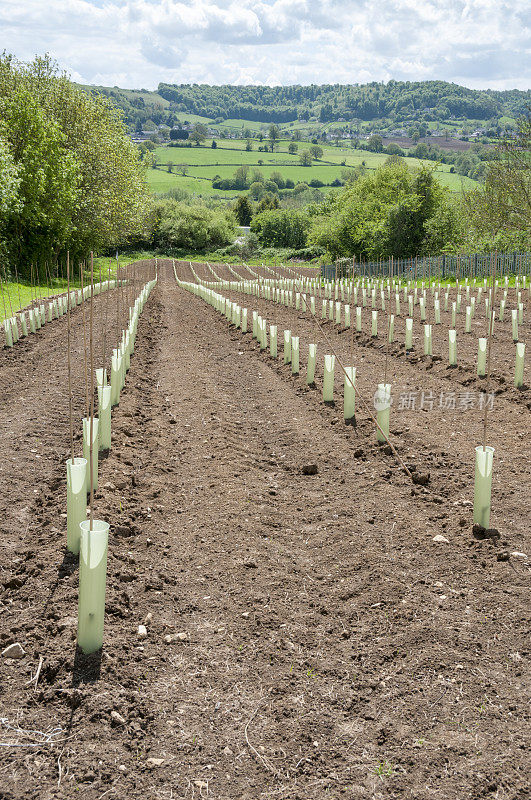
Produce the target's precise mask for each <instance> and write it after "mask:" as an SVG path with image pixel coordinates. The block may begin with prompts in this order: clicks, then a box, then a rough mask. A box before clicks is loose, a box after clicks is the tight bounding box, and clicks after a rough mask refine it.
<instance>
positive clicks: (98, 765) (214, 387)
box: [0, 262, 531, 800]
mask: <svg viewBox="0 0 531 800" xmlns="http://www.w3.org/2000/svg"><path fill="white" fill-rule="evenodd" d="M194 268H195V269H196V271H197V273H198V274H199V276H200V277H202V278H205V279H209V278H210V279H211V278H212V276H211V275H209V274H208V268H207V267H203V266H201V265H194ZM177 269H178V273H179V275H180V276H181V277H182V278H185V279H187V280H192V273H191V271H190V267H189V266H188V265H187V264H178V265H177ZM215 269H216V271H218V270H219V273H218V274H220V275H221V269H222V268H220V267H218V265H215ZM253 269H254V268H253ZM237 271H238V274H242V275H243V274H248V273H246V271H245V268H237ZM222 277H224V278H229V273H228V271H227V272H225V273H224V274H223V275H222ZM236 296H238V298H239V300H240V301H242V303H243V304H244V305H247V307H248V308H249V309H253V308H254V309H255V310H258V311H259V312H260V313H263V314H264V315H265V316H266V317H267V319H268V322H271V323H276V324H278V325H279V329H283V328H284V327H285V328H289V329H291V330H292V331H293V332H294V333H295V332H296V333H297V334H298V335H299V336H300V338H301V366H302V367H303V369H304V368H305V365H306V353H307V345H308V343H309V342H311V341H313V342H317V345H318V365H321V364H322V361H323V358H322V357H323V355H324V353H325V352H327V347H328V345H327V343H326V342H325V341H324V340H323V338H322V336H321V334H320V333H319V331H318V330H316V328H315V324H314V322H313V321H312V320H311V319H310V318H309V316H308V315H304V314H301V313H299V312H297V311H295V310H294V309H291V308H284V307H279V306H273V305H272V304H270V303H266V302H265V301H262V300H257V299H256V298H255V297H249V296H247V295H245V296H243V295H233V297H234V298H236ZM98 302H102V301H101V298H98V300H97V301H96V303H95V306H96V307H97V305H98ZM103 321H104V322H105V316H104V318H103ZM416 324H417V323H416ZM446 328H447V326H445V329H446ZM107 329H108V333H107V335H108V337H109V338H110V337H113V336H114V337H116V330H117V326H116V320H113V322H112V325H111V321H110V319H108V321H107ZM325 330H326V335H327V337H329V339H330V340H331V341H332V342H333V345H334V348H337V352H338V354H340V355H341V357H342V358H344V359H345V362H348V361H350V363H353V364H354V365H356V366H357V368H358V393H359V397H358V398H357V403H358V405H357V411H358V413H357V417H356V425H355V426H352V425H348V426H347V425H345V424H344V422H343V415H342V405H341V396H342V394H341V386H342V381H341V380H340V376H339V373H338V371H337V372H336V398H337V399H336V406H335V407H328V406H324V405H323V403H322V402H321V374H322V373H321V372H320V369H318V372H317V374H316V385H315V387H308V386H306V383H305V374H304V373H302V374H301V375H300V376H292V375H291V371H290V368H289V367H288V366H283V365H282V363H281V359H279V360H278V361H277V362H273V361H272V360H271V359H270V357H269V356H268V355H267V354H265V353H260V351H259V348H258V345H257V343H256V342H255V341H253V340H252V339H251V335H250V334H247V335H244V334H242V333H241V332H240V331H238V330H236V329H235V328H234V327H233V326H232V325H230V324H229V323H228V322H227V321H226V320H225V319H224V318H221V317H220V315H219V314H217V312H215V311H214V310H213V309H212V308H211V307H210V306H207V305H206V304H205V303H203V302H202V301H201V300H200V299H199V298H196V297H194V296H193V295H191V294H190V293H188V292H186V291H184V290H182V289H179V288H178V287H177V285H176V283H175V280H174V278H173V272H172V268H171V262H167V263H165V264H161V266H160V277H159V283H158V285H157V287H156V289H155V290H154V291H153V293H152V295H151V298H150V300H149V301H148V303H147V305H146V307H145V309H144V313H143V315H142V317H141V320H140V322H139V326H138V338H137V344H136V348H135V354H134V356H133V358H132V360H131V370H130V373H129V375H128V378H127V382H126V386H125V389H124V391H123V392H122V398H121V401H120V405H119V407H118V408H117V409H115V411H114V412H113V431H112V436H113V444H112V448H111V451H110V453H109V455H108V456H107V457H106V458H103V459H102V460H101V463H100V489H99V491H98V494H97V497H96V499H95V507H94V511H95V514H96V516H97V517H99V518H103V519H106V520H108V521H109V522H110V523H111V534H110V545H109V561H108V586H107V606H106V629H105V642H104V647H103V650H102V651H101V653H98V654H96V655H94V656H90V657H86V656H83V655H82V654H80V653H79V652H78V651H77V650H76V614H77V580H78V573H77V561H76V559H74V558H73V557H71V556H69V555H68V554H67V552H66V550H65V539H66V530H65V528H66V519H65V506H66V487H65V467H64V462H65V460H66V458H67V457H68V456H69V433H68V427H69V426H68V396H67V391H66V388H65V387H66V351H65V341H66V318H62V319H60V320H57V321H56V322H54V323H53V324H52V325H47V326H45V328H44V329H43V330H42V331H41V332H40V333H39V334H37V335H36V336H33V337H30V338H29V339H28V340H27V341H25V342H21V343H20V344H19V345H17V347H15V348H13V349H12V350H7V349H4V350H3V351H0V389H1V392H0V430H1V432H2V435H1V439H0V482H1V483H0V487H1V490H0V531H1V534H2V535H1V538H0V587H1V595H0V604H1V605H0V608H1V615H0V644H1V646H2V648H3V647H6V646H7V645H9V644H10V643H12V642H15V641H18V642H20V644H21V645H22V646H23V648H24V650H25V651H26V655H25V656H24V658H22V659H20V660H8V659H5V658H0V697H1V706H0V717H1V720H0V744H1V745H2V746H1V748H0V758H1V759H2V771H1V777H0V798H3V799H5V800H8V799H9V800H19V799H22V798H28V799H29V798H35V797H38V798H40V799H41V798H42V800H52V798H53V799H54V800H55V799H57V800H59V798H61V799H65V800H66V799H67V798H68V800H70V798H75V797H77V796H81V795H82V796H83V797H84V798H86V799H87V800H100V798H103V797H108V798H113V797H116V798H127V800H139V799H140V798H142V800H144V799H149V800H151V799H152V798H153V799H154V798H168V800H169V798H196V799H197V798H200V797H203V798H207V797H209V798H214V799H215V800H229V799H232V798H242V799H245V800H258V799H259V798H267V800H270V798H271V799H273V798H274V799H277V798H279V799H280V800H310V799H313V798H319V799H321V798H343V797H345V798H355V799H356V800H357V799H358V798H360V799H361V798H375V799H376V800H380V799H382V800H383V799H384V798H385V799H386V800H387V799H388V798H406V797H407V798H418V800H427V799H428V798H430V799H431V798H433V799H434V800H479V799H480V798H481V799H483V798H486V799H488V800H490V799H491V798H492V800H494V799H495V798H496V800H524V798H527V797H529V775H528V769H527V768H526V766H525V765H526V763H527V760H526V748H528V747H529V705H528V701H529V681H528V677H529V656H530V650H529V638H528V637H529V602H528V600H529V576H530V570H529V559H527V558H522V557H521V556H520V555H513V553H524V554H527V555H529V554H530V553H531V547H530V542H529V499H530V492H529V476H530V472H531V468H530V463H531V462H530V455H531V453H530V450H531V437H530V436H529V433H530V422H529V421H530V417H529V402H530V397H529V389H524V390H523V391H517V390H515V389H514V388H513V387H511V381H510V380H506V381H505V382H503V381H501V380H500V377H501V378H503V377H504V375H505V374H506V373H507V372H508V369H509V365H510V361H511V358H510V356H511V351H510V348H511V346H512V347H513V348H514V345H513V344H512V340H511V341H506V339H507V337H506V336H505V334H504V333H503V332H502V331H501V330H500V331H499V334H498V339H497V340H496V348H495V351H494V352H493V358H494V364H495V376H494V378H493V380H492V387H493V388H494V390H495V391H497V392H498V393H497V394H496V397H495V400H494V405H493V409H492V411H491V412H490V413H489V416H488V422H489V427H488V439H489V443H490V444H492V445H494V447H495V448H496V454H495V469H494V483H493V510H492V518H491V525H492V528H493V530H491V531H488V532H486V533H485V532H481V531H476V532H475V533H474V531H473V528H472V503H471V500H472V494H473V472H474V446H475V445H476V444H478V443H479V442H480V441H481V436H482V415H481V414H480V413H479V410H478V408H468V409H461V408H456V409H448V408H445V409H438V408H437V407H435V408H432V409H428V410H426V409H425V408H423V409H420V408H419V407H418V406H417V407H416V408H415V409H411V408H409V409H403V410H398V399H397V401H396V404H395V406H394V407H393V409H392V422H391V431H392V440H393V442H394V444H395V445H396V447H397V449H398V452H399V453H400V454H401V457H402V458H403V459H404V460H405V462H406V463H407V465H408V466H409V467H410V469H412V470H416V472H417V474H418V473H421V474H424V475H427V474H428V473H429V476H430V478H429V482H428V484H427V485H426V486H418V485H415V484H412V483H411V481H410V480H409V478H408V477H407V475H406V474H405V473H404V472H403V471H402V470H400V469H399V467H398V465H397V462H396V461H395V459H394V458H393V456H392V454H390V453H388V452H387V449H386V448H381V447H379V446H377V444H376V443H375V436H374V426H373V424H372V422H371V421H370V419H369V417H368V414H367V413H366V412H365V411H364V409H363V406H362V405H361V397H363V398H366V399H367V402H369V401H370V399H371V397H372V393H373V392H374V388H375V386H376V383H378V382H380V381H381V380H383V375H384V374H385V377H386V378H387V380H389V381H391V382H392V383H393V387H394V388H395V391H396V392H398V394H400V392H404V393H405V392H412V391H418V392H423V391H424V392H428V391H431V392H433V395H434V397H436V398H437V401H438V399H439V395H440V393H441V391H443V390H444V391H445V392H455V393H456V394H459V393H460V392H462V391H465V390H466V391H468V390H470V391H474V392H478V393H479V392H480V390H482V389H484V388H485V387H484V384H483V383H481V382H479V381H478V380H477V379H476V378H474V374H473V365H474V360H473V352H472V351H473V348H472V345H470V346H468V345H466V346H465V344H464V343H463V349H462V355H463V365H462V369H461V370H448V369H447V368H446V360H445V358H443V359H442V360H441V361H437V360H436V359H435V360H434V359H429V358H424V357H420V358H418V356H417V355H416V354H415V353H413V354H412V355H409V356H406V355H405V354H404V352H403V351H402V350H400V348H399V347H398V346H397V347H392V348H389V351H388V352H387V348H386V346H385V345H384V344H383V340H377V341H374V340H372V339H371V338H370V336H369V335H368V332H367V328H365V332H364V333H363V334H360V335H358V336H352V334H351V332H350V331H345V330H343V329H342V328H341V327H338V326H335V325H332V324H330V323H327V325H326V326H325ZM524 333H528V331H524ZM100 336H101V331H100V332H99V333H98V337H100ZM319 337H321V338H319ZM441 337H442V333H441ZM504 337H505V338H504ZM279 338H280V337H279ZM397 338H399V337H398V335H397ZM460 338H461V339H463V338H464V334H463V336H461V337H460ZM509 339H510V337H509ZM97 341H98V342H100V339H99V338H98V340H97ZM440 344H441V349H442V347H443V344H442V338H441V343H440ZM99 346H101V342H100V344H97V347H99ZM438 347H439V340H438V333H437V334H436V337H435V340H434V353H436V352H437V348H438ZM467 347H469V350H470V352H469V350H468V349H467ZM82 348H83V326H82V320H81V312H80V310H79V309H78V310H77V311H76V312H75V313H74V315H73V320H72V353H73V362H74V369H73V379H74V387H75V390H76V403H75V430H76V448H77V453H78V454H79V450H80V437H79V434H78V431H79V430H80V428H81V423H80V420H81V416H82V414H83V406H84V390H83V357H82V352H83V349H82ZM513 352H514V351H513ZM445 353H446V351H445ZM528 374H529V373H528ZM463 381H471V383H470V382H469V383H466V384H464V383H463ZM464 387H465V388H464ZM471 387H472V388H471ZM498 390H499V391H498ZM435 406H436V403H435ZM310 465H316V466H317V473H316V474H305V472H308V470H307V469H305V468H306V467H308V466H310ZM310 471H314V470H310ZM438 534H441V535H443V536H444V537H446V538H447V539H448V543H436V542H434V541H433V537H434V536H436V535H438ZM139 624H145V625H146V628H147V631H148V635H147V638H145V639H139V638H138V636H137V629H138V625H139ZM41 658H42V667H41V671H40V674H39V677H38V681H36V680H35V674H36V671H37V668H38V664H39V661H40V659H41ZM32 678H33V680H32ZM8 725H9V726H11V727H17V728H18V729H19V732H18V734H17V733H15V732H14V731H13V730H10V729H9V728H8ZM21 731H26V732H27V731H40V732H42V733H47V734H48V743H46V744H42V743H39V744H38V746H35V747H32V746H29V745H30V744H35V743H36V739H37V738H38V737H37V736H36V735H35V734H33V735H30V734H28V733H23V732H21ZM41 738H42V737H41ZM5 745H10V746H5ZM14 745H22V746H14Z"/></svg>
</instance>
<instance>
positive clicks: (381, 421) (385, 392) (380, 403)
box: [374, 383, 391, 442]
mask: <svg viewBox="0 0 531 800" xmlns="http://www.w3.org/2000/svg"><path fill="white" fill-rule="evenodd" d="M374 405H375V407H376V421H377V423H378V425H379V426H380V428H381V430H382V431H383V433H384V434H385V436H387V438H389V415H390V412H391V384H390V383H385V384H384V383H379V384H378V391H377V392H376V397H375V403H374ZM385 436H383V434H382V432H380V430H379V429H378V428H376V440H377V441H378V442H385V441H386V439H385Z"/></svg>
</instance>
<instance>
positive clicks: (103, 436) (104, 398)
mask: <svg viewBox="0 0 531 800" xmlns="http://www.w3.org/2000/svg"><path fill="white" fill-rule="evenodd" d="M98 420H99V424H100V431H99V448H100V450H109V449H110V447H111V387H110V386H98Z"/></svg>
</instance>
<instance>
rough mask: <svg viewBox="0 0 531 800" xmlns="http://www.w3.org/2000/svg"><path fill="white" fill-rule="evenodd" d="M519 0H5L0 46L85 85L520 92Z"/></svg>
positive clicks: (524, 72) (525, 27) (524, 14)
mask: <svg viewBox="0 0 531 800" xmlns="http://www.w3.org/2000/svg"><path fill="white" fill-rule="evenodd" d="M529 25H530V14H529V5H528V2H527V0H512V2H506V1H504V0H502V1H501V2H500V1H499V0H425V2H423V3H419V2H418V0H372V2H370V0H47V2H46V3H43V2H42V0H24V2H23V3H21V2H20V0H2V3H1V4H0V49H4V48H5V49H6V50H7V51H8V52H12V53H14V55H16V56H17V57H18V58H20V59H22V60H29V59H31V58H32V57H33V56H34V55H35V53H44V52H50V53H51V54H52V56H54V57H55V58H56V59H57V60H58V61H59V63H60V65H61V66H62V67H64V68H65V69H67V70H68V71H70V72H71V74H72V76H73V77H74V78H75V79H77V80H80V81H83V82H86V83H103V84H107V85H115V84H116V85H122V86H125V87H143V88H155V87H156V85H157V84H158V83H159V82H160V81H165V82H176V83H189V82H191V83H193V82H204V83H231V82H238V83H253V82H254V83H266V82H267V83H283V84H289V83H361V82H366V81H369V80H388V79H390V78H395V79H397V80H411V81H414V80H425V79H442V80H449V81H454V82H456V83H463V84H465V85H467V86H471V87H485V88H489V87H490V88H512V87H515V88H529V86H530V85H531V81H530V77H531V76H530V67H529V64H530V63H531V59H530V58H529V55H530V53H529V40H530V37H529Z"/></svg>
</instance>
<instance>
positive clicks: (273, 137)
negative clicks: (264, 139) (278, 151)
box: [267, 125, 280, 152]
mask: <svg viewBox="0 0 531 800" xmlns="http://www.w3.org/2000/svg"><path fill="white" fill-rule="evenodd" d="M267 135H268V137H269V142H270V146H271V152H273V151H274V149H275V145H276V143H277V142H278V140H279V139H280V129H279V128H278V126H277V125H270V126H269V130H268V132H267Z"/></svg>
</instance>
